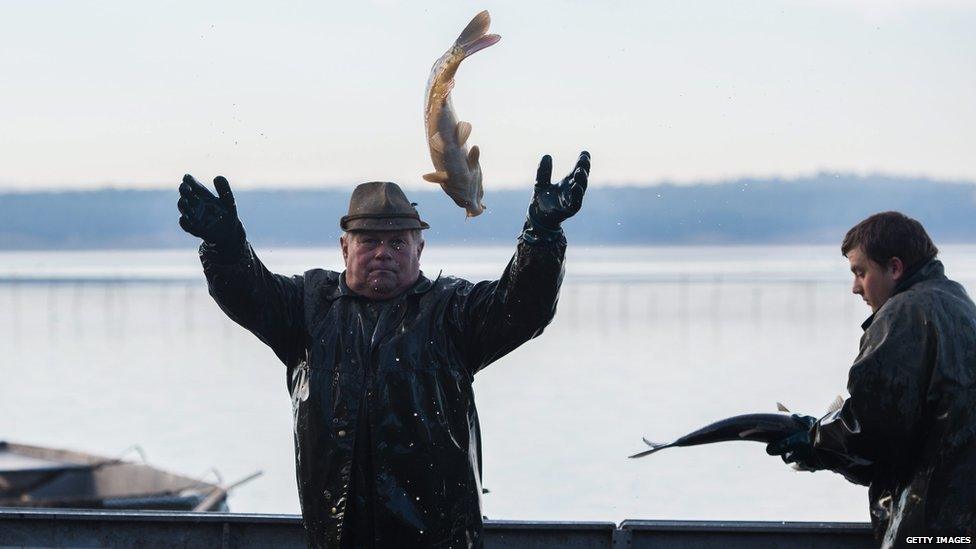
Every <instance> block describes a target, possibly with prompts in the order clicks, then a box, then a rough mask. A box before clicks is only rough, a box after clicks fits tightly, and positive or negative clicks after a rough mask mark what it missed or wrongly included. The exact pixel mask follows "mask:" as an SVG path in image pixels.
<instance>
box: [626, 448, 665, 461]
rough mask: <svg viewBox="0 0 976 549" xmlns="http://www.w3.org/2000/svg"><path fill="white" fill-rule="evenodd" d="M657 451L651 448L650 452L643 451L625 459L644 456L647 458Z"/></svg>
mask: <svg viewBox="0 0 976 549" xmlns="http://www.w3.org/2000/svg"><path fill="white" fill-rule="evenodd" d="M657 451H658V449H657V448H651V449H650V450H644V451H643V452H637V453H636V454H634V455H632V456H627V458H628V459H635V458H642V457H644V456H649V455H651V454H653V453H654V452H657Z"/></svg>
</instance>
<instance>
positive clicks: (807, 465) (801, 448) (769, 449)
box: [766, 414, 824, 471]
mask: <svg viewBox="0 0 976 549" xmlns="http://www.w3.org/2000/svg"><path fill="white" fill-rule="evenodd" d="M793 417H794V418H796V419H798V420H800V421H801V422H803V423H804V424H806V426H807V428H806V429H804V430H802V431H798V432H796V433H793V434H792V435H790V436H788V437H786V438H782V439H780V440H777V441H776V442H770V443H769V444H767V445H766V453H767V454H769V455H771V456H780V457H782V458H783V462H784V463H793V464H794V467H796V468H797V469H799V470H801V471H818V470H820V469H823V468H824V467H823V464H822V463H821V462H820V459H819V458H818V457H817V454H816V452H815V451H814V449H813V443H812V442H811V440H810V430H811V429H812V428H813V426H814V425H815V424H816V423H817V418H815V417H813V416H801V415H799V414H793Z"/></svg>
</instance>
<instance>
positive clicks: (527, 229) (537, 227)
mask: <svg viewBox="0 0 976 549" xmlns="http://www.w3.org/2000/svg"><path fill="white" fill-rule="evenodd" d="M519 239H520V240H522V242H525V243H526V244H550V243H553V242H559V241H560V240H565V239H566V237H565V234H564V233H563V229H562V227H559V226H558V225H557V226H556V228H555V229H551V228H549V227H546V226H545V225H543V224H542V223H539V222H538V221H536V220H535V219H533V218H532V213H531V212H530V213H529V215H527V216H526V218H525V225H523V226H522V235H521V236H520V237H519Z"/></svg>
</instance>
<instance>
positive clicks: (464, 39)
mask: <svg viewBox="0 0 976 549" xmlns="http://www.w3.org/2000/svg"><path fill="white" fill-rule="evenodd" d="M490 26H491V16H490V15H488V10H484V11H482V12H480V13H478V15H475V16H474V17H472V18H471V21H469V22H468V25H467V26H466V27H464V30H462V31H461V34H460V35H459V36H458V39H457V40H456V41H455V43H456V44H457V45H459V46H461V47H463V48H464V49H465V51H467V50H468V47H469V46H470V45H471V44H474V43H476V42H478V41H479V40H483V39H486V38H490V39H491V44H494V43H495V42H498V40H499V39H500V38H501V37H500V36H498V35H497V34H488V27H490ZM491 44H487V45H484V46H482V47H481V48H478V49H482V48H487V47H488V46H490V45H491ZM475 51H477V50H475ZM472 53H474V51H471V52H469V53H468V55H470V54H472Z"/></svg>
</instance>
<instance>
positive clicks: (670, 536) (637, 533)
mask: <svg viewBox="0 0 976 549" xmlns="http://www.w3.org/2000/svg"><path fill="white" fill-rule="evenodd" d="M485 530H486V534H485V535H486V546H487V547H488V548H505V549H508V548H511V549H550V548H551V549H555V548H565V549H583V548H587V549H590V548H593V549H597V548H599V549H630V548H632V549H641V548H680V549H683V548H704V547H715V548H722V549H737V548H743V549H745V548H748V549H773V548H784V549H785V548H790V549H793V548H800V549H803V548H809V549H820V548H824V549H827V548H831V549H834V548H840V549H844V548H868V547H877V543H876V542H874V541H873V540H872V538H871V530H870V528H869V527H868V525H867V524H860V523H828V522H719V521H665V520H625V521H624V522H623V523H621V525H620V526H619V527H617V526H616V525H615V524H613V523H612V522H523V521H504V520H495V521H488V522H487V523H486V525H485ZM0 547H208V548H209V547H214V548H217V547H220V548H251V547H255V548H257V547H261V548H264V547H285V548H287V547H305V536H304V532H303V530H302V523H301V517H298V516H295V515H245V514H237V513H184V512H166V511H76V510H63V509H30V510H26V509H0Z"/></svg>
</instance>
